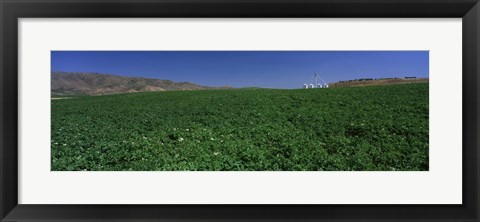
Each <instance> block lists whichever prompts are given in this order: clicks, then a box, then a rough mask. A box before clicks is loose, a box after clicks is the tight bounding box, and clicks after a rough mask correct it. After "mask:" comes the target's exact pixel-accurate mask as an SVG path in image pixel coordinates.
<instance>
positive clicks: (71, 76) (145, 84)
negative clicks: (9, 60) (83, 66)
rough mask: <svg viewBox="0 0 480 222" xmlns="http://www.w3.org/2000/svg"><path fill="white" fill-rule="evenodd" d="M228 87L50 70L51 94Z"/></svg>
mask: <svg viewBox="0 0 480 222" xmlns="http://www.w3.org/2000/svg"><path fill="white" fill-rule="evenodd" d="M229 88H232V87H230V86H223V87H210V86H203V85H199V84H195V83H191V82H174V81H172V80H164V79H155V78H145V77H128V76H119V75H113V74H103V73H94V72H51V96H75V95H90V96H92V95H108V94H119V93H133V92H149V91H173V90H206V89H229Z"/></svg>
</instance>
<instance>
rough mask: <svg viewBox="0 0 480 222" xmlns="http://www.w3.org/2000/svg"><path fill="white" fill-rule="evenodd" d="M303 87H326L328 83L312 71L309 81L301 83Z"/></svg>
mask: <svg viewBox="0 0 480 222" xmlns="http://www.w3.org/2000/svg"><path fill="white" fill-rule="evenodd" d="M303 88H304V89H308V88H310V89H313V88H328V83H327V82H326V81H325V80H323V79H322V77H320V75H318V74H317V73H313V79H312V80H311V81H310V84H309V83H305V84H303Z"/></svg>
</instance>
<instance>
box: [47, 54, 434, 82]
mask: <svg viewBox="0 0 480 222" xmlns="http://www.w3.org/2000/svg"><path fill="white" fill-rule="evenodd" d="M51 56H52V57H51V62H52V63H51V70H52V71H63V72H96V73H105V74H114V75H122V76H136V77H145V78H158V79H168V80H173V81H178V82H180V81H181V82H184V81H188V82H193V83H197V84H201V85H206V86H225V85H229V86H233V87H250V86H254V87H265V88H301V87H302V86H303V84H304V83H306V82H310V81H311V80H312V77H313V73H314V72H317V73H318V74H319V75H320V76H321V77H322V78H323V79H324V80H325V81H327V82H337V81H340V80H349V79H359V78H387V77H405V76H415V77H428V75H429V52H428V51H52V52H51Z"/></svg>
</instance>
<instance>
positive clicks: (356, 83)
mask: <svg viewBox="0 0 480 222" xmlns="http://www.w3.org/2000/svg"><path fill="white" fill-rule="evenodd" d="M424 82H428V78H388V79H387V78H386V79H363V80H348V81H342V82H336V83H330V84H329V86H330V87H361V86H380V85H392V84H408V83H424Z"/></svg>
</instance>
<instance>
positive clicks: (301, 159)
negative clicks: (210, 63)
mask: <svg viewBox="0 0 480 222" xmlns="http://www.w3.org/2000/svg"><path fill="white" fill-rule="evenodd" d="M428 97H429V96H428V83H418V84H404V85H388V86H371V87H357V88H331V89H307V90H305V89H298V90H279V89H232V90H204V91H168V92H147V93H131V94H121V95H108V96H84V97H74V98H71V99H59V100H52V101H51V102H52V126H51V129H52V138H51V147H52V156H51V161H52V162H51V163H52V170H54V171H65V170H68V171H77V170H78V171H79V170H87V171H113V170H115V171H124V170H134V171H179V170H180V171H187V170H191V171H195V170H196V171H214V170H215V171H218V170H222V171H252V170H255V171H366V170H369V171H372V170H375V171H393V170H396V171H418V170H422V171H424V170H428V169H429V168H428V138H429V134H428V132H429V131H428V129H429V128H428V127H429V124H428V118H429V115H428V114H429V109H428V107H429V106H428Z"/></svg>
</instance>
